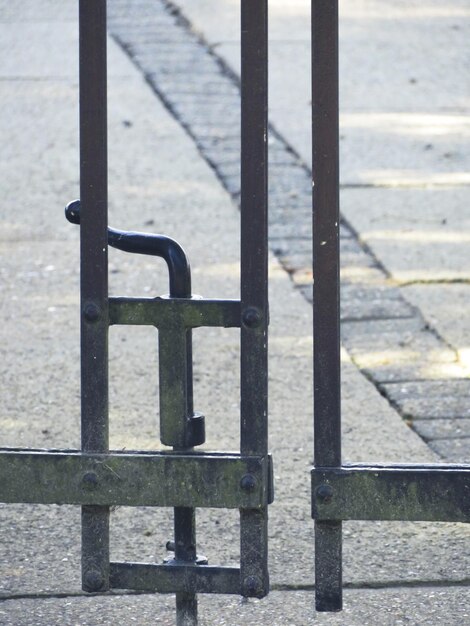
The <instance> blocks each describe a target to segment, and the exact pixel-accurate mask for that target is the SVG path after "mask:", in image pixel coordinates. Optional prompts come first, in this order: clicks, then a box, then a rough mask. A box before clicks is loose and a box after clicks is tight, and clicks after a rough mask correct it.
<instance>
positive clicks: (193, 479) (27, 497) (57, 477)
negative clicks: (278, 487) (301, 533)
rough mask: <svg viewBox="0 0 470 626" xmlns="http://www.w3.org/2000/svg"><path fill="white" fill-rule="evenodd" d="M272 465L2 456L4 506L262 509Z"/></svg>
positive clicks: (215, 457)
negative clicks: (56, 505) (10, 504)
mask: <svg viewBox="0 0 470 626" xmlns="http://www.w3.org/2000/svg"><path fill="white" fill-rule="evenodd" d="M270 474H271V460H270V458H269V457H255V456H252V457H248V456H241V455H237V454H226V455H224V454H211V453H203V452H201V453H194V454H178V453H174V452H152V453H148V452H141V453H139V452H136V453H119V452H112V453H110V454H91V453H90V454H88V453H86V454H85V453H80V452H79V451H60V450H58V451H34V452H33V451H30V450H8V449H7V450H5V449H4V450H1V449H0V477H1V480H0V502H17V503H18V502H27V503H36V504H80V505H97V506H118V505H120V506H169V507H180V506H184V507H218V508H227V509H238V508H249V509H256V508H259V507H263V506H266V505H267V504H268V503H269V502H268V501H270V500H271V499H272V498H271V495H272V494H271V482H270Z"/></svg>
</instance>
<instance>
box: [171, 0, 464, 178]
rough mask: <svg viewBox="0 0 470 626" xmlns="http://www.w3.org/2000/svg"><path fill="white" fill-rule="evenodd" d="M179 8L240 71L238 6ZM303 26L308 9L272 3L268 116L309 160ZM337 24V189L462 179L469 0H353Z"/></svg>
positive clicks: (186, 1)
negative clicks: (340, 186) (342, 185)
mask: <svg viewBox="0 0 470 626" xmlns="http://www.w3.org/2000/svg"><path fill="white" fill-rule="evenodd" d="M177 5H178V6H179V7H181V9H182V11H183V14H184V15H185V16H186V17H188V18H189V20H190V21H191V23H192V24H193V25H194V28H195V29H196V30H197V31H198V32H200V33H202V34H203V36H204V37H205V39H206V41H208V43H209V44H210V45H213V46H215V49H216V51H217V54H220V55H221V56H222V57H223V58H224V59H225V60H226V61H227V63H228V64H229V65H230V67H231V68H232V69H233V70H234V71H235V72H237V73H239V69H240V61H239V58H240V50H239V43H238V42H239V33H238V24H239V14H238V5H237V3H233V2H232V1H231V0H225V2H223V3H222V5H221V3H220V2H219V3H217V10H215V8H214V3H213V2H212V1H211V0H205V1H204V2H199V1H198V2H195V0H179V1H178V2H177ZM309 20H310V5H309V3H305V2H304V3H302V2H295V3H294V4H291V3H289V5H288V6H286V4H285V3H284V2H282V1H281V0H275V1H274V2H270V37H271V45H270V62H271V67H272V68H273V69H272V71H271V72H270V93H271V96H270V111H271V118H272V120H273V122H274V124H275V125H276V126H277V127H278V128H279V130H280V131H281V132H282V133H283V134H284V136H286V137H287V138H288V140H289V141H290V142H291V144H292V145H293V146H294V147H295V148H296V149H297V150H298V152H299V153H300V154H301V155H302V158H303V159H304V160H305V162H307V163H310V162H311V141H310V131H309V116H310V101H311V94H310V78H309V72H310V26H309ZM340 20H341V21H340V37H341V45H340V85H341V88H340V96H341V111H342V113H343V115H342V117H341V135H342V142H341V152H342V154H341V162H342V181H343V183H345V184H372V185H395V184H405V185H413V184H429V181H434V182H436V183H437V182H439V181H441V182H442V181H447V182H448V183H452V182H457V183H463V182H465V181H466V183H468V176H467V174H466V172H467V170H468V167H467V165H468V162H469V153H468V150H467V146H466V143H467V144H468V142H466V140H465V138H464V137H465V136H468V133H469V118H468V89H467V79H466V69H465V67H466V59H467V58H468V55H469V50H468V45H467V42H468V32H469V29H470V20H469V11H468V7H467V6H466V5H465V3H464V2H462V1H454V2H451V3H446V6H445V7H443V6H442V3H441V2H439V1H430V2H429V1H428V2H426V3H425V5H424V6H423V3H417V2H413V3H408V4H407V5H406V6H405V5H404V4H403V3H399V4H397V3H396V2H388V3H385V4H384V3H383V2H367V3H365V2H363V1H362V0H356V1H355V2H350V3H348V5H347V6H344V7H343V6H341V11H340ZM437 42H439V43H437ZM430 59H432V60H433V62H432V63H430ZM391 67H393V72H390V71H389V68H391ZM465 111H466V113H465ZM384 145H386V146H387V150H383V146H384ZM465 164H467V165H465Z"/></svg>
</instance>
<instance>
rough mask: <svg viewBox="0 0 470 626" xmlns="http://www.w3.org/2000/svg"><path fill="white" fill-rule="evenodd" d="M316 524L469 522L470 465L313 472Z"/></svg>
mask: <svg viewBox="0 0 470 626" xmlns="http://www.w3.org/2000/svg"><path fill="white" fill-rule="evenodd" d="M312 515H313V517H314V518H315V519H316V520H321V521H329V520H390V521H400V520H402V521H405V520H406V521H433V522H470V465H418V464H413V465H362V464H361V465H359V464H358V465H350V466H349V465H347V466H343V467H341V468H315V469H314V470H313V471H312Z"/></svg>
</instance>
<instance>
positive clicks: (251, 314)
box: [242, 306, 261, 328]
mask: <svg viewBox="0 0 470 626" xmlns="http://www.w3.org/2000/svg"><path fill="white" fill-rule="evenodd" d="M242 319H243V324H244V325H245V326H248V328H256V326H259V324H260V322H261V311H259V310H258V309H256V308H255V307H254V306H252V307H248V308H247V309H245V310H244V311H243V316H242Z"/></svg>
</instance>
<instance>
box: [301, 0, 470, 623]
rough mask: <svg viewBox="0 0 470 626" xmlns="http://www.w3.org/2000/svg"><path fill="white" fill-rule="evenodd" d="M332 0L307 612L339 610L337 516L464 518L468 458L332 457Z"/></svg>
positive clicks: (320, 0)
mask: <svg viewBox="0 0 470 626" xmlns="http://www.w3.org/2000/svg"><path fill="white" fill-rule="evenodd" d="M338 78H339V76H338V0H312V135H313V151H312V152H313V161H312V184H313V271H314V283H313V302H314V304H313V318H314V322H313V334H314V468H313V470H312V473H311V489H312V517H313V518H314V519H315V594H316V609H317V611H339V610H341V608H342V554H341V552H342V535H341V528H342V521H343V520H390V521H405V520H406V521H436V522H437V521H442V522H444V521H445V522H469V521H470V497H469V495H470V465H468V464H467V465H464V464H462V465H449V464H439V465H431V464H425V465H421V464H406V465H385V464H383V465H382V464H381V465H369V464H351V465H342V464H341V377H340V311H339V302H340V298H339V290H340V289H339V288H340V283H339V223H340V215H339V105H338Z"/></svg>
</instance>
